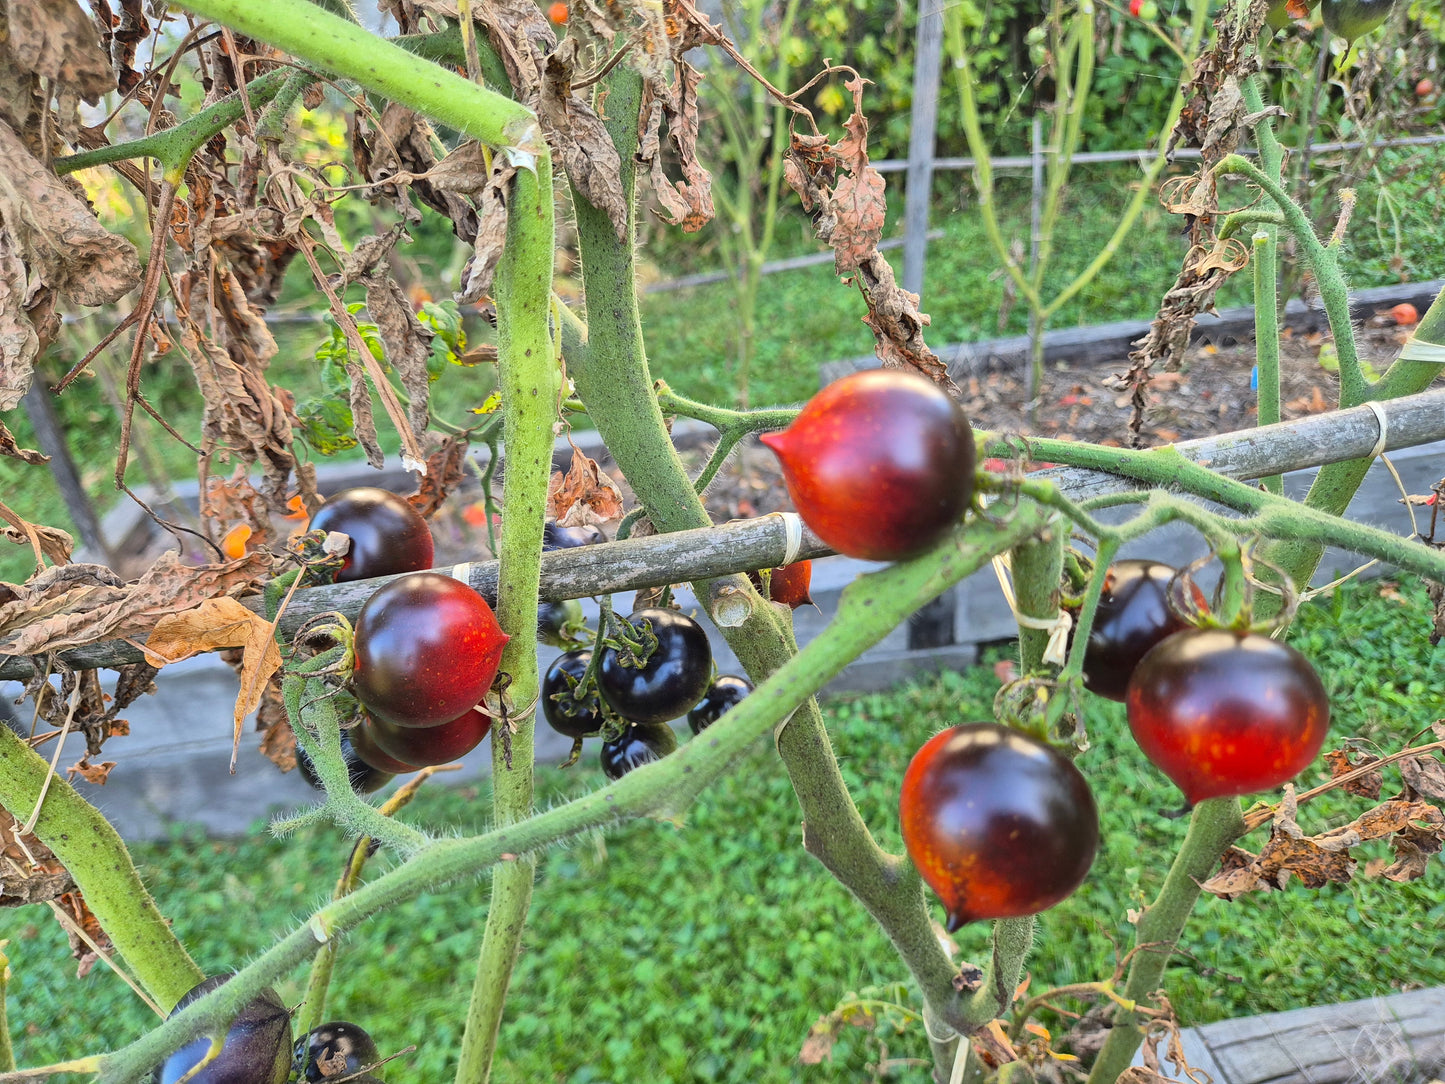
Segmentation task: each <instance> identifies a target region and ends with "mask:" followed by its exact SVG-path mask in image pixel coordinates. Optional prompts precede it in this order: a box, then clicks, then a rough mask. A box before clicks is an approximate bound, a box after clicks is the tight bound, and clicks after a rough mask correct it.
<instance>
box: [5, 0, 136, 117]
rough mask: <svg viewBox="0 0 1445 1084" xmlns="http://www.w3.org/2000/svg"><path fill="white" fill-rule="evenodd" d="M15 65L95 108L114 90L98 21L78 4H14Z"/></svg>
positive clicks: (20, 0) (19, 0)
mask: <svg viewBox="0 0 1445 1084" xmlns="http://www.w3.org/2000/svg"><path fill="white" fill-rule="evenodd" d="M9 7H10V11H9V30H10V33H9V41H8V42H7V43H6V45H7V46H8V47H9V50H10V57H11V60H12V62H13V63H15V64H17V65H18V66H19V67H20V68H21V69H22V70H24V71H27V72H33V73H34V74H36V75H38V76H40V77H41V78H44V79H50V80H53V81H55V82H57V83H60V84H62V85H63V86H64V87H66V88H67V89H69V90H70V91H72V92H73V93H75V94H78V95H79V96H80V97H82V98H84V99H85V100H86V101H87V102H89V103H90V104H91V105H95V104H96V103H97V102H99V101H100V96H101V95H102V94H107V93H109V92H110V91H112V90H114V89H115V75H114V74H113V73H112V71H111V68H110V58H109V57H107V56H106V55H105V50H104V49H103V48H101V43H100V36H99V34H98V33H97V31H96V26H95V23H94V21H92V20H91V18H90V17H89V16H88V15H86V13H85V12H84V11H83V10H82V9H81V7H80V5H79V4H78V3H76V2H75V0H10V5H9Z"/></svg>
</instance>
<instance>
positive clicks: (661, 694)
mask: <svg viewBox="0 0 1445 1084" xmlns="http://www.w3.org/2000/svg"><path fill="white" fill-rule="evenodd" d="M628 621H630V622H631V623H632V624H633V625H636V626H641V625H642V624H643V623H644V622H645V623H646V624H647V625H649V626H651V628H652V632H653V635H655V636H656V637H657V646H656V648H655V649H654V650H653V652H652V654H651V655H649V656H648V659H647V662H646V663H645V664H644V665H642V666H640V667H639V666H624V665H623V660H622V657H621V655H620V654H619V652H618V651H617V649H616V648H612V647H604V648H603V649H602V661H601V662H600V663H599V664H598V667H597V686H598V689H599V691H600V692H601V693H602V699H604V700H606V701H607V704H608V706H609V707H611V708H612V710H613V711H615V712H617V714H618V715H620V716H622V717H623V718H624V719H626V720H628V721H629V722H634V723H665V722H667V721H668V720H669V719H676V718H679V717H680V716H682V715H685V714H687V711H688V709H689V708H691V707H692V706H693V705H694V704H696V703H697V702H698V701H699V700H701V699H702V695H703V693H705V692H706V691H707V687H708V684H709V683H710V682H711V681H712V648H711V647H710V646H709V644H708V641H707V633H706V632H704V631H703V628H702V626H701V625H699V624H698V623H697V622H696V621H694V620H693V619H692V618H690V617H688V616H686V615H685V614H680V613H678V612H677V611H676V610H665V609H662V608H661V607H657V606H647V607H643V608H642V609H640V610H635V611H633V613H632V614H631V616H630V617H629V618H628Z"/></svg>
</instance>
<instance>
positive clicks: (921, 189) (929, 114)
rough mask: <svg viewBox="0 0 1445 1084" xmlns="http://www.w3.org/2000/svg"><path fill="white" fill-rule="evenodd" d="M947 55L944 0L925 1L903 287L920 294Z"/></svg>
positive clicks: (916, 60)
mask: <svg viewBox="0 0 1445 1084" xmlns="http://www.w3.org/2000/svg"><path fill="white" fill-rule="evenodd" d="M942 55H943V6H942V0H924V3H922V4H920V5H919V7H918V27H917V30H916V31H915V34H914V47H913V108H912V112H911V118H910V123H911V127H910V128H909V134H908V181H907V186H906V187H905V189H904V197H903V288H904V289H905V290H912V291H913V292H914V293H915V294H920V295H921V294H922V293H923V266H924V258H925V256H926V254H927V251H928V204H929V198H930V197H931V196H932V194H933V141H934V134H935V129H936V128H937V127H938V70H939V65H940V62H941V58H942Z"/></svg>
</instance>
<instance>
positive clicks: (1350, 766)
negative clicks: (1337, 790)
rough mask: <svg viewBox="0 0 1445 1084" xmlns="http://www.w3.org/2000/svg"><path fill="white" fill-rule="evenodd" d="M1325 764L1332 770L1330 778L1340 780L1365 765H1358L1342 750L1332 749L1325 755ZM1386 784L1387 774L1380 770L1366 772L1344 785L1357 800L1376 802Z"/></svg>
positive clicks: (1347, 792) (1347, 791)
mask: <svg viewBox="0 0 1445 1084" xmlns="http://www.w3.org/2000/svg"><path fill="white" fill-rule="evenodd" d="M1325 763H1326V764H1328V765H1329V768H1330V778H1331V779H1338V778H1339V777H1340V776H1342V775H1348V774H1349V773H1350V772H1353V771H1357V770H1358V769H1360V768H1361V767H1363V766H1364V765H1363V764H1356V763H1354V762H1353V761H1351V760H1350V754H1349V753H1347V752H1345V751H1344V750H1342V749H1332V750H1330V751H1329V752H1328V753H1326V754H1325ZM1384 784H1385V774H1384V773H1383V772H1381V771H1379V770H1378V769H1376V770H1375V771H1369V772H1365V773H1364V774H1363V775H1360V776H1358V777H1357V778H1355V779H1352V780H1350V781H1349V782H1348V783H1346V784H1345V785H1344V788H1343V789H1344V792H1345V793H1346V794H1353V795H1354V796H1355V797H1357V798H1368V799H1370V800H1371V801H1374V800H1375V799H1376V798H1378V797H1379V796H1380V788H1381V787H1382V786H1384Z"/></svg>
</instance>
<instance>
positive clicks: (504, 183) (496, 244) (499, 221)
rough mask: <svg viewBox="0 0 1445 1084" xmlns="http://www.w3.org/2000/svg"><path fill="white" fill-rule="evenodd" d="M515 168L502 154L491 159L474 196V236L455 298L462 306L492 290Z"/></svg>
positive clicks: (475, 300) (503, 235)
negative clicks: (489, 172)
mask: <svg viewBox="0 0 1445 1084" xmlns="http://www.w3.org/2000/svg"><path fill="white" fill-rule="evenodd" d="M516 172H517V167H516V166H515V165H513V164H512V163H511V162H510V161H509V160H508V159H507V156H506V155H503V154H498V155H496V156H494V157H493V159H492V175H491V179H490V180H489V181H488V183H487V185H486V187H484V188H483V189H482V191H481V195H480V196H478V197H477V237H476V241H475V242H474V250H473V252H472V258H471V259H470V260H468V261H467V266H466V267H465V268H464V269H463V271H462V288H461V290H460V291H458V293H457V300H458V301H459V302H461V303H462V304H464V305H467V304H475V303H476V302H478V301H480V300H481V299H482V298H484V297H487V296H489V295H490V294H491V291H492V279H493V278H495V277H496V273H497V262H498V261H499V260H500V259H501V258H502V248H503V246H505V245H506V243H507V193H508V190H509V189H510V187H511V183H512V177H513V176H515V175H516Z"/></svg>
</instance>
